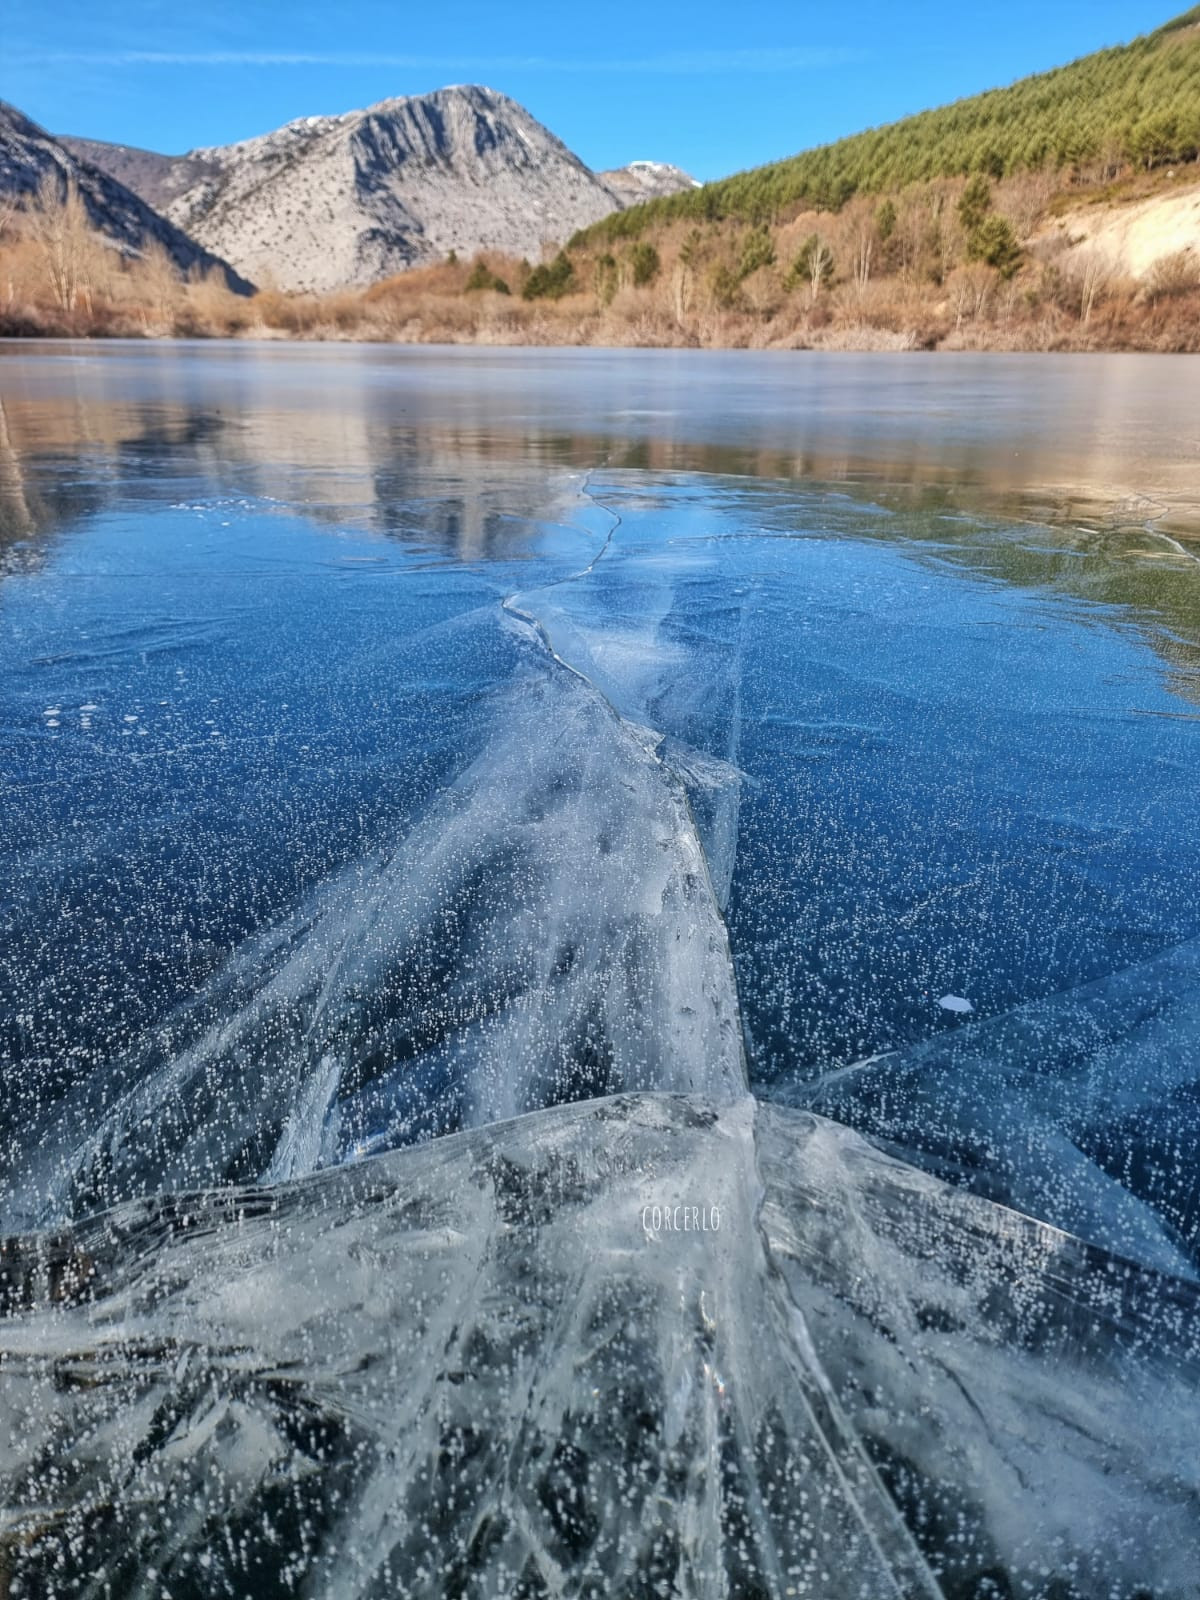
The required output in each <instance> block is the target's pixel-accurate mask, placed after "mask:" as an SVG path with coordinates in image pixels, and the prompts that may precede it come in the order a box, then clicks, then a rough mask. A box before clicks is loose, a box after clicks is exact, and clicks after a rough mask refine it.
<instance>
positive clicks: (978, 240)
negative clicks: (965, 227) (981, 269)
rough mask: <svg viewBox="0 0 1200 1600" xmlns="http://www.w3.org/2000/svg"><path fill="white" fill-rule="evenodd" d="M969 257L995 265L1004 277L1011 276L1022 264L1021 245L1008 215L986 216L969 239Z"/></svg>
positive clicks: (972, 259) (969, 258)
mask: <svg viewBox="0 0 1200 1600" xmlns="http://www.w3.org/2000/svg"><path fill="white" fill-rule="evenodd" d="M967 259H968V260H969V261H982V262H983V263H984V264H985V265H986V266H989V267H995V269H996V271H997V272H998V273H999V274H1000V276H1001V277H1002V278H1011V277H1012V275H1013V273H1014V272H1016V270H1017V268H1018V267H1019V266H1020V265H1021V246H1020V244H1019V242H1018V240H1017V236H1016V234H1015V233H1014V232H1013V226H1012V223H1011V222H1009V220H1008V218H1007V217H1001V216H996V215H993V216H990V217H985V218H984V219H983V221H982V222H981V223H980V224H979V226H978V227H977V228H976V229H974V231H973V232H972V233H971V234H970V235H969V237H968V239H967Z"/></svg>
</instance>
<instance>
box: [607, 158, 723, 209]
mask: <svg viewBox="0 0 1200 1600" xmlns="http://www.w3.org/2000/svg"><path fill="white" fill-rule="evenodd" d="M596 176H597V177H598V178H599V179H600V182H601V183H602V184H603V185H604V187H605V188H606V189H608V190H610V191H611V193H613V194H615V195H616V197H617V199H618V200H619V201H620V202H621V204H622V205H623V206H635V205H638V204H640V202H641V201H643V200H657V199H660V198H662V197H663V196H665V195H669V194H684V193H686V192H687V191H688V190H691V189H698V188H699V187H700V185H699V183H698V182H697V181H696V179H695V178H693V177H690V176H689V175H688V174H687V173H686V172H684V171H683V169H682V168H680V167H673V166H671V165H670V164H669V163H668V162H666V161H631V162H630V163H629V165H628V166H627V167H613V168H612V169H610V170H609V171H608V172H598V173H597V174H596Z"/></svg>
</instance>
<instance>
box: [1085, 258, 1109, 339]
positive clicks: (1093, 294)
mask: <svg viewBox="0 0 1200 1600" xmlns="http://www.w3.org/2000/svg"><path fill="white" fill-rule="evenodd" d="M1111 276H1112V270H1111V268H1110V266H1109V263H1108V261H1107V259H1106V258H1105V257H1104V256H1103V255H1102V254H1101V253H1100V251H1099V250H1089V251H1088V253H1087V254H1086V255H1085V256H1084V257H1083V258H1082V260H1081V262H1080V266H1079V320H1080V322H1082V323H1083V325H1084V327H1085V328H1086V327H1087V325H1088V323H1089V322H1090V321H1091V320H1092V312H1093V310H1094V309H1095V306H1096V302H1097V300H1099V299H1101V298H1102V296H1103V294H1104V291H1105V290H1106V289H1107V287H1108V281H1109V278H1110V277H1111Z"/></svg>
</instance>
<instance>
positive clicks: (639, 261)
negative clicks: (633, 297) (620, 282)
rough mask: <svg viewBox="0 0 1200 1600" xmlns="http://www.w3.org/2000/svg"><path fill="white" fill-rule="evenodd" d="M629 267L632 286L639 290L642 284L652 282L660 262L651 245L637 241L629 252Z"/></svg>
mask: <svg viewBox="0 0 1200 1600" xmlns="http://www.w3.org/2000/svg"><path fill="white" fill-rule="evenodd" d="M629 265H630V268H631V270H632V273H633V282H634V286H635V287H636V288H639V289H640V288H641V287H642V286H643V285H644V284H647V283H653V282H654V280H655V278H657V277H658V274H659V271H660V269H661V267H662V262H661V261H660V260H659V255H658V251H657V250H656V249H655V248H654V246H653V245H652V244H648V243H647V242H646V241H645V240H639V241H638V243H637V244H635V245H634V246H633V248H632V250H630V252H629Z"/></svg>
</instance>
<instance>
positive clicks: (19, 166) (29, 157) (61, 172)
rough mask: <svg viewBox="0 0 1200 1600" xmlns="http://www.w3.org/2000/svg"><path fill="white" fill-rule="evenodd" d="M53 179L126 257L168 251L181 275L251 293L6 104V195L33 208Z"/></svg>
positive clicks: (1, 128)
mask: <svg viewBox="0 0 1200 1600" xmlns="http://www.w3.org/2000/svg"><path fill="white" fill-rule="evenodd" d="M53 175H57V181H58V183H59V184H60V185H61V187H62V188H63V189H64V190H65V188H66V186H67V185H68V184H70V183H73V184H74V185H75V187H76V189H77V190H78V193H79V196H80V199H81V200H82V201H83V204H84V207H85V208H86V211H87V215H88V219H89V221H90V223H91V224H92V226H93V227H94V228H95V229H96V231H97V232H98V233H99V234H101V235H102V236H103V237H104V238H105V239H106V240H107V242H108V243H109V244H110V245H112V246H113V247H115V248H116V249H117V250H119V251H120V252H121V253H122V254H124V255H134V256H137V255H141V254H143V253H144V252H145V250H146V249H147V247H148V246H149V245H150V244H151V243H152V242H153V243H156V244H159V245H161V246H162V247H163V249H164V250H166V252H167V255H168V256H169V257H170V259H171V261H172V262H173V264H174V265H175V267H176V269H177V270H178V271H179V272H180V273H183V274H186V273H188V272H191V271H199V272H201V273H204V272H209V271H212V270H213V269H216V270H217V271H219V272H220V273H222V274H223V276H224V277H225V280H226V282H227V283H228V285H229V287H230V288H232V289H234V290H235V291H236V292H238V293H243V294H247V293H249V292H250V290H251V288H252V284H251V283H250V281H249V280H248V279H246V278H244V277H242V276H241V275H240V274H238V273H237V272H236V271H234V269H233V268H232V267H231V266H230V264H229V262H228V261H226V260H225V259H224V258H222V257H221V256H220V255H219V254H218V253H217V252H214V251H209V250H206V249H205V248H204V246H203V245H201V244H198V243H197V242H196V241H195V240H194V239H192V238H191V237H190V236H189V235H188V234H187V233H186V232H185V231H184V230H183V229H181V228H179V227H178V226H177V225H176V224H175V223H174V222H172V221H171V220H170V219H169V218H168V217H165V216H163V215H162V214H161V212H159V211H158V210H157V209H156V208H155V207H154V206H152V205H151V204H150V203H149V202H147V201H146V200H145V199H144V198H143V197H142V196H141V195H139V194H138V193H137V192H136V191H135V190H133V189H131V188H130V187H129V186H128V185H126V184H123V183H122V182H121V181H120V180H119V179H118V178H116V177H114V176H113V175H112V174H111V173H108V172H106V171H104V170H103V168H101V167H99V166H97V165H96V164H95V163H94V162H91V161H88V160H87V159H86V158H82V157H80V156H79V155H77V154H76V153H75V152H74V151H73V150H71V148H70V147H69V146H67V145H66V144H65V143H64V142H63V141H62V140H59V139H56V138H55V137H54V135H53V134H51V133H48V132H47V131H46V129H45V128H43V127H41V126H40V124H38V123H36V122H34V121H33V119H32V118H31V117H27V116H26V115H25V113H24V112H23V111H19V110H18V109H17V107H16V106H14V105H11V104H9V102H8V101H6V100H0V194H3V195H8V196H11V197H13V198H14V199H16V200H18V201H22V202H27V201H28V200H30V199H32V198H33V197H34V196H35V195H36V194H37V192H38V189H39V186H40V185H41V184H42V183H43V182H44V180H45V179H46V178H47V177H48V176H53Z"/></svg>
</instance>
